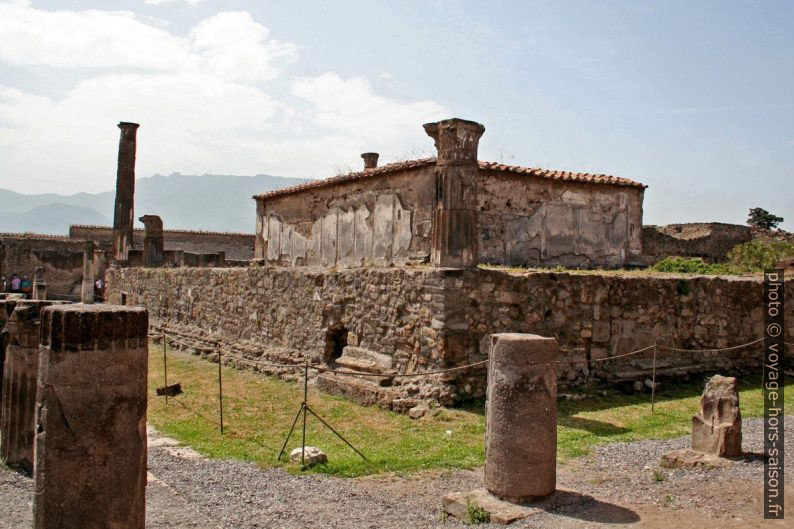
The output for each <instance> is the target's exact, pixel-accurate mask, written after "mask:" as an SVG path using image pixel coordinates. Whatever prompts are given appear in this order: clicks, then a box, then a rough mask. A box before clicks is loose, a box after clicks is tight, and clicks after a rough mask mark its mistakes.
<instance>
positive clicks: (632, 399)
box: [149, 345, 794, 476]
mask: <svg viewBox="0 0 794 529" xmlns="http://www.w3.org/2000/svg"><path fill="white" fill-rule="evenodd" d="M162 354H163V353H162V346H161V345H152V346H151V347H150V361H149V389H150V392H149V394H150V395H151V397H150V400H149V422H150V423H151V424H152V425H153V426H154V427H155V428H157V429H158V430H160V431H161V432H163V433H165V434H167V435H169V436H171V437H174V438H176V439H178V440H180V441H182V442H184V443H185V444H187V445H190V446H192V447H193V448H195V449H196V450H198V451H199V452H201V453H203V454H205V455H207V456H209V457H218V458H236V459H245V460H252V461H256V462H257V463H259V464H261V465H263V466H269V465H274V464H278V463H277V462H276V456H277V455H278V451H279V450H280V449H281V445H282V444H283V442H284V438H285V437H286V435H287V432H288V431H289V427H290V425H291V424H292V421H293V419H294V418H295V414H296V413H297V411H298V408H299V406H300V403H301V400H302V397H303V387H302V384H298V383H296V382H285V381H282V380H277V379H273V378H268V377H265V376H262V375H260V374H257V373H253V372H249V371H239V370H236V369H233V368H227V367H224V368H223V388H224V400H223V402H224V426H225V429H224V430H225V431H224V434H223V435H222V434H221V433H220V431H219V414H218V378H217V377H218V366H217V364H212V363H210V362H207V361H204V360H201V359H200V358H198V357H196V356H192V355H189V354H186V353H182V352H177V351H173V350H171V349H169V351H168V382H169V383H170V384H173V383H175V382H180V383H181V384H182V388H183V390H184V394H182V395H180V396H178V397H172V398H169V399H168V405H166V403H165V399H164V398H163V397H155V396H154V389H155V388H156V387H157V386H162V385H163V359H162ZM759 378H760V377H759V376H756V377H754V380H750V379H741V380H740V382H741V388H742V389H741V395H740V400H741V406H742V414H743V415H744V416H745V417H754V416H760V415H761V414H762V412H763V402H762V398H761V390H760V384H759V383H758V380H757V379H759ZM704 380H705V377H702V378H700V379H698V380H697V381H695V382H692V383H690V384H675V385H673V384H668V385H665V386H663V387H662V388H661V390H660V391H659V393H657V403H656V411H655V413H651V411H650V406H649V399H648V396H647V395H637V396H627V395H621V394H614V395H609V396H607V397H598V398H591V399H587V400H582V401H561V402H560V403H559V426H558V458H559V459H560V460H565V459H568V458H571V457H576V456H581V455H584V454H587V453H588V452H589V451H590V450H591V449H592V447H593V446H595V445H598V444H603V443H609V442H614V441H631V440H637V439H650V438H668V437H676V436H680V435H685V434H687V433H689V431H690V428H691V416H692V414H694V413H695V412H696V411H697V409H698V402H699V398H700V392H701V391H702V387H703V381H704ZM787 388H788V390H787V391H786V406H787V409H789V410H794V379H791V378H789V379H787ZM308 402H309V405H310V406H311V407H312V409H314V410H315V411H316V412H317V413H318V414H319V415H320V416H321V417H323V418H324V419H325V420H326V421H327V422H329V423H330V424H331V426H333V427H334V428H335V429H336V430H337V431H339V432H340V433H342V434H343V435H344V436H345V437H346V438H347V439H348V440H349V441H350V442H351V443H352V444H353V445H354V446H355V447H356V448H358V449H359V450H360V451H361V452H363V453H364V455H366V456H367V458H368V459H369V462H365V461H363V460H362V459H361V458H360V457H359V456H358V455H357V454H356V453H355V452H353V451H352V450H351V449H350V448H349V447H347V446H346V445H345V444H344V443H343V442H342V441H340V440H339V439H338V438H336V436H334V434H333V433H331V432H330V431H328V430H327V429H326V428H325V427H323V426H322V425H321V424H320V423H319V421H317V420H316V419H314V418H313V417H312V416H311V415H309V419H308V424H307V444H309V445H313V446H318V447H320V448H321V449H323V450H324V451H325V452H326V453H327V454H328V457H329V463H328V464H327V465H321V466H319V467H315V469H313V470H312V471H316V472H323V473H327V474H334V475H340V476H360V475H365V474H375V473H380V472H413V471H417V470H422V469H433V468H436V469H439V468H472V467H477V466H479V465H482V464H483V461H484V445H483V434H484V426H485V425H484V417H483V403H482V402H479V403H473V404H471V405H469V406H466V407H463V408H461V409H454V410H443V411H441V412H440V413H438V414H437V415H435V416H432V417H425V418H423V419H420V420H418V421H415V420H412V419H409V418H408V417H406V416H404V415H400V414H397V413H393V412H388V411H383V410H381V409H378V408H368V407H362V406H359V405H357V404H354V403H352V402H349V401H347V400H345V399H343V398H339V397H334V396H330V395H325V394H321V393H319V392H313V391H310V392H309V398H308ZM300 425H301V423H300V421H299V424H298V428H296V432H295V434H293V437H292V439H291V440H290V443H289V444H288V446H287V452H289V450H291V449H292V448H295V447H296V446H300ZM285 459H286V458H285ZM288 467H289V468H290V469H293V468H294V465H289V466H288Z"/></svg>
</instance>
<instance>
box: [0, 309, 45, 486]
mask: <svg viewBox="0 0 794 529" xmlns="http://www.w3.org/2000/svg"><path fill="white" fill-rule="evenodd" d="M53 303H58V302H53V301H31V300H26V301H21V302H19V303H18V304H17V305H16V307H15V309H14V311H13V312H12V313H11V316H10V317H9V319H8V322H7V323H6V331H5V332H6V338H5V339H6V340H7V342H8V344H7V346H6V350H5V369H4V370H3V372H2V380H3V391H2V394H1V396H0V459H3V460H5V462H6V464H7V465H8V466H10V467H13V468H21V469H23V470H25V471H26V472H33V437H34V432H35V426H36V425H35V417H34V416H35V409H36V384H37V378H38V373H39V331H40V320H39V318H40V316H41V310H42V309H43V308H44V307H46V306H48V305H52V304H53Z"/></svg>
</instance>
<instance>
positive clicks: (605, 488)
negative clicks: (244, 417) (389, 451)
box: [0, 417, 794, 529]
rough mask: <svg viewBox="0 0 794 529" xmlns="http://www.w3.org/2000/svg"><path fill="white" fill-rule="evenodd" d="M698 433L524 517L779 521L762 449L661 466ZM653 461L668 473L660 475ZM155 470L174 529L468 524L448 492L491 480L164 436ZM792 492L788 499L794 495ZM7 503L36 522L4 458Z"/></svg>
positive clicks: (591, 471) (620, 456)
mask: <svg viewBox="0 0 794 529" xmlns="http://www.w3.org/2000/svg"><path fill="white" fill-rule="evenodd" d="M787 419H788V420H787V421H786V426H787V428H786V453H787V455H789V458H788V461H787V466H786V476H787V479H786V482H787V483H788V484H789V486H788V488H789V491H788V494H787V495H786V498H787V499H789V500H791V496H792V493H794V472H792V464H793V463H794V462H792V460H791V458H792V457H794V417H788V418H787ZM762 428H763V423H762V422H761V420H759V419H751V420H747V421H745V422H744V424H743V429H744V443H743V446H744V449H745V451H748V452H760V450H761V449H762V442H761V439H762V437H761V434H762ZM688 443H689V438H688V437H683V438H679V439H674V440H670V441H641V442H635V443H615V444H610V445H606V446H604V447H601V448H599V449H597V450H596V452H595V454H594V455H592V456H590V457H587V458H581V459H577V460H573V461H571V462H569V463H568V464H566V465H563V466H561V467H560V468H559V469H558V488H559V489H563V490H567V491H575V492H567V493H563V494H565V495H567V497H568V500H569V501H568V502H566V505H565V506H563V507H559V508H556V509H553V510H550V511H549V512H544V513H541V514H539V515H536V516H533V517H531V518H528V519H526V520H522V521H520V522H517V523H516V524H514V525H513V527H520V528H555V529H557V528H561V529H564V528H577V529H578V528H587V527H612V526H615V527H627V526H628V527H670V526H672V525H673V524H674V525H675V527H676V529H684V528H687V527H706V528H709V527H714V528H717V527H719V528H722V527H754V526H758V527H774V526H775V525H777V524H772V525H769V524H764V523H763V520H760V517H761V515H760V513H761V507H760V502H761V494H762V490H763V489H762V482H761V475H762V469H763V461H762V460H760V459H758V458H757V457H747V458H745V459H744V460H741V461H738V462H736V463H735V464H734V466H733V467H732V468H730V469H711V470H701V469H687V470H667V469H662V470H659V468H658V462H659V458H660V456H661V454H663V453H664V452H666V451H669V450H673V449H676V448H683V447H686V446H687V445H688ZM654 470H656V471H657V472H661V476H662V477H661V478H657V479H654V477H653V472H654ZM149 472H150V476H149V486H148V488H147V527H149V528H164V529H165V528H168V529H181V528H188V527H198V528H206V529H209V528H236V529H247V528H307V527H308V528H312V529H319V528H326V527H327V528H345V529H352V528H381V527H388V528H393V529H402V528H417V527H444V528H454V527H463V526H464V524H463V523H462V522H460V521H458V520H455V519H453V518H447V519H445V516H444V515H443V513H442V511H441V496H443V495H444V494H446V493H450V492H461V491H468V490H473V489H476V488H481V487H482V472H481V471H450V472H440V471H436V472H425V473H419V474H413V475H410V476H407V477H398V476H393V475H388V476H372V477H367V478H359V479H340V478H332V477H326V476H320V475H314V474H308V475H300V476H299V475H292V474H288V473H286V472H284V471H283V470H281V469H275V468H272V469H267V470H262V469H261V468H259V467H258V466H256V465H255V464H252V463H245V462H240V461H227V460H210V459H204V458H201V457H199V456H198V455H197V454H195V453H194V452H192V451H190V450H185V449H179V448H176V447H174V446H173V443H172V442H169V441H168V440H167V439H164V438H159V437H157V436H154V437H152V439H151V441H150V448H149ZM792 501H794V500H792ZM792 501H788V502H787V503H788V504H789V505H794V503H792ZM0 505H2V515H0V528H11V527H13V528H17V527H30V525H31V505H32V480H31V479H30V478H28V477H25V476H22V475H21V474H18V473H15V472H12V471H10V470H8V469H6V468H4V467H2V469H0ZM783 524H785V522H783ZM784 526H785V525H781V527H784ZM483 527H490V525H484V526H483ZM494 527H495V526H494ZM789 527H791V525H789Z"/></svg>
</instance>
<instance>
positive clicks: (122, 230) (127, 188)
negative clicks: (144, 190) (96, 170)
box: [113, 121, 139, 261]
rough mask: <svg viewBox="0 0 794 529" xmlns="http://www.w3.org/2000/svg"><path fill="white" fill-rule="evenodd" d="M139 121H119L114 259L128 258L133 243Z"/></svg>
mask: <svg viewBox="0 0 794 529" xmlns="http://www.w3.org/2000/svg"><path fill="white" fill-rule="evenodd" d="M138 127H139V125H138V124H137V123H126V122H124V121H122V122H121V123H119V128H120V129H121V138H120V139H119V161H118V169H117V172H116V209H115V210H114V213H113V259H115V260H117V261H126V260H127V250H129V248H130V246H131V245H132V227H133V223H134V221H135V217H134V214H133V206H134V199H135V148H136V135H137V132H138Z"/></svg>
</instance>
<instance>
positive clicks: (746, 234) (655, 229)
mask: <svg viewBox="0 0 794 529" xmlns="http://www.w3.org/2000/svg"><path fill="white" fill-rule="evenodd" d="M752 238H753V233H752V230H751V228H750V227H749V226H742V225H740V224H722V223H720V222H709V223H692V224H668V225H667V226H643V228H642V262H643V264H645V265H652V264H654V263H656V262H658V261H661V260H662V259H664V258H665V257H670V256H679V257H701V258H702V259H703V260H704V261H707V262H710V263H719V262H723V261H725V258H726V257H727V255H728V252H729V251H730V250H731V248H733V247H734V246H736V245H737V244H742V243H745V242H749V241H750V240H752Z"/></svg>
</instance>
